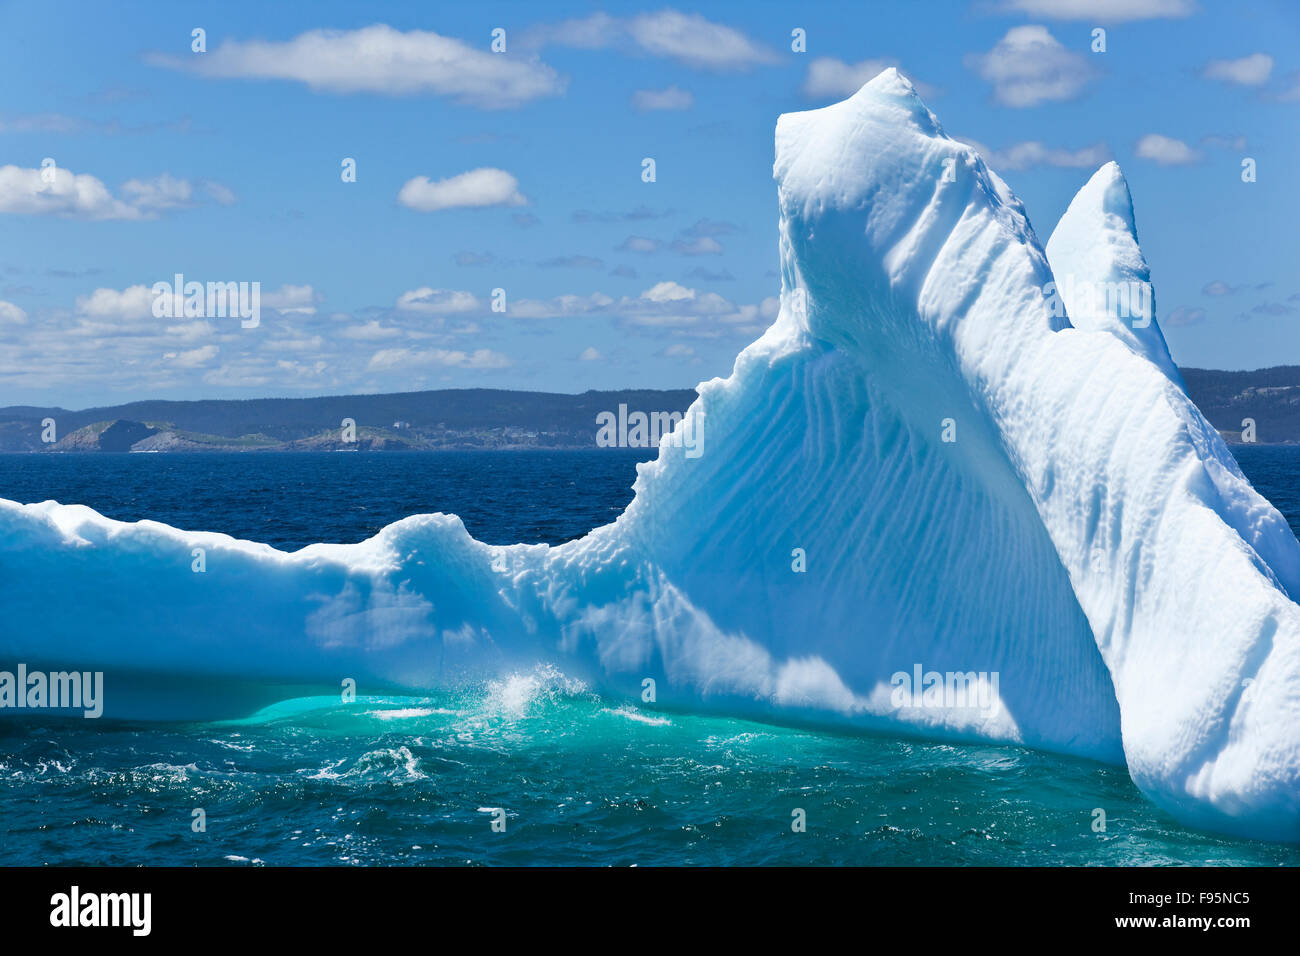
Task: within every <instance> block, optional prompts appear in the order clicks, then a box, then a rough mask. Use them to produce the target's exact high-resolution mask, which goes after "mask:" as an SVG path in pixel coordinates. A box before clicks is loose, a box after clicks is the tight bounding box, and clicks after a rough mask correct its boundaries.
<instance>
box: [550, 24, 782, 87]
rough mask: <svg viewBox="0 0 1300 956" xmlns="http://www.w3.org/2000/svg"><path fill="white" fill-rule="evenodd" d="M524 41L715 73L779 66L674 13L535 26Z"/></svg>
mask: <svg viewBox="0 0 1300 956" xmlns="http://www.w3.org/2000/svg"><path fill="white" fill-rule="evenodd" d="M526 42H527V43H528V44H530V45H532V46H537V47H541V46H547V45H554V46H568V47H574V48H577V49H584V50H603V49H609V48H628V49H632V50H635V51H636V52H639V53H644V54H649V55H651V56H658V57H665V58H667V59H672V60H676V61H677V62H678V63H681V64H683V65H685V66H690V67H695V68H697V69H705V70H714V71H718V72H724V71H737V72H740V71H745V70H750V69H753V68H754V67H756V66H762V65H766V64H774V63H779V62H781V58H780V57H779V56H778V55H777V53H776V52H775V51H774V50H772V49H771V48H770V47H767V46H765V45H763V44H761V43H759V42H757V41H756V40H753V39H751V38H750V37H748V36H746V35H745V34H744V33H742V32H741V31H739V30H737V29H735V28H734V27H729V26H726V25H725V24H721V23H715V22H713V21H712V20H707V19H705V18H704V17H702V16H700V15H699V14H694V13H680V12H678V11H676V10H660V11H658V12H657V13H643V14H639V15H638V16H634V17H628V18H621V17H613V16H610V15H609V14H606V13H594V14H592V15H590V16H588V17H580V18H576V19H572V20H565V21H562V22H560V23H555V24H550V25H547V26H542V27H537V28H535V29H533V30H532V31H530V33H529V35H528V36H527V38H526Z"/></svg>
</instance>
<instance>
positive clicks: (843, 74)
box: [803, 56, 936, 100]
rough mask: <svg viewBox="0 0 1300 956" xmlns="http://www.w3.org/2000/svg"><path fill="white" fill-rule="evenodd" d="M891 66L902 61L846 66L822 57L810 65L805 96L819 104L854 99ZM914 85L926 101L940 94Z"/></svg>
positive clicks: (876, 61) (832, 59) (843, 63)
mask: <svg viewBox="0 0 1300 956" xmlns="http://www.w3.org/2000/svg"><path fill="white" fill-rule="evenodd" d="M891 66H892V67H897V66H898V61H897V60H894V59H888V58H885V59H878V60H861V61H860V62H858V63H845V62H844V61H843V60H837V59H835V57H833V56H819V57H817V59H815V60H813V61H812V62H811V63H809V64H808V75H807V76H805V77H804V81H803V95H804V96H806V97H808V98H809V99H815V100H820V99H841V98H843V97H845V96H852V95H853V94H854V93H856V92H857V91H858V90H860V89H862V86H863V84H865V83H866V82H867V81H869V80H872V79H875V77H876V75H877V74H878V73H880V72H881V71H882V70H886V69H888V68H889V67H891ZM912 85H913V86H915V87H916V91H917V92H918V93H920V94H921V95H922V96H924V97H930V96H933V95H934V94H935V92H936V91H935V89H934V88H933V87H931V86H928V85H926V84H924V83H920V82H916V81H913V83H912Z"/></svg>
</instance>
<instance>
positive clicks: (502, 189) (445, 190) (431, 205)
mask: <svg viewBox="0 0 1300 956" xmlns="http://www.w3.org/2000/svg"><path fill="white" fill-rule="evenodd" d="M397 201H398V202H400V203H401V204H402V205H403V206H406V207H407V208H409V209H415V210H417V211H419V212H436V211H437V210H439V209H454V208H458V207H480V206H522V205H524V204H525V203H527V202H528V200H527V198H525V197H524V195H523V194H522V193H520V192H519V180H517V179H515V177H514V176H511V175H510V174H509V173H508V172H506V171H505V170H504V169H494V168H492V167H490V166H484V167H482V168H480V169H471V170H470V171H469V172H467V173H461V174H460V175H459V176H451V177H449V178H447V179H439V180H436V181H431V180H430V179H429V178H428V177H427V176H416V177H415V178H414V179H408V180H407V181H406V184H405V185H404V186H402V189H401V191H400V192H399V193H398V194H397Z"/></svg>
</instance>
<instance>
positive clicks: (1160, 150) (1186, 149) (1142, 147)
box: [1136, 133, 1201, 166]
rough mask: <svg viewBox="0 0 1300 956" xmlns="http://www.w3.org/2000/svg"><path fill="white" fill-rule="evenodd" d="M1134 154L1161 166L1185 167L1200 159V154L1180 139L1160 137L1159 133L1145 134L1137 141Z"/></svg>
mask: <svg viewBox="0 0 1300 956" xmlns="http://www.w3.org/2000/svg"><path fill="white" fill-rule="evenodd" d="M1136 152H1137V155H1138V157H1139V158H1141V159H1149V160H1151V162H1153V163H1158V164H1159V165H1161V166H1187V165H1189V164H1190V163H1195V162H1197V161H1198V160H1200V158H1201V155H1200V153H1198V152H1197V151H1196V150H1194V149H1192V147H1190V146H1188V145H1187V144H1186V143H1184V142H1183V141H1182V140H1181V139H1174V138H1173V137H1172V136H1162V135H1161V134H1160V133H1147V134H1146V135H1145V136H1143V137H1142V138H1141V139H1139V140H1138V141H1137V147H1136Z"/></svg>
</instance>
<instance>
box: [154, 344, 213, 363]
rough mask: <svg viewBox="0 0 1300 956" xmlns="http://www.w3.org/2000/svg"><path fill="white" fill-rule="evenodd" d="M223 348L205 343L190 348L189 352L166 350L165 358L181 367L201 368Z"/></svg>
mask: <svg viewBox="0 0 1300 956" xmlns="http://www.w3.org/2000/svg"><path fill="white" fill-rule="evenodd" d="M220 351H221V348H220V347H219V346H216V345H204V346H202V347H201V348H197V349H190V350H189V351H187V352H165V353H163V359H164V360H165V361H168V362H170V363H171V364H172V365H175V366H177V367H179V368H199V367H201V366H203V365H207V364H208V363H209V362H211V361H212V360H213V359H214V358H216V357H217V353H218V352H220Z"/></svg>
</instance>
